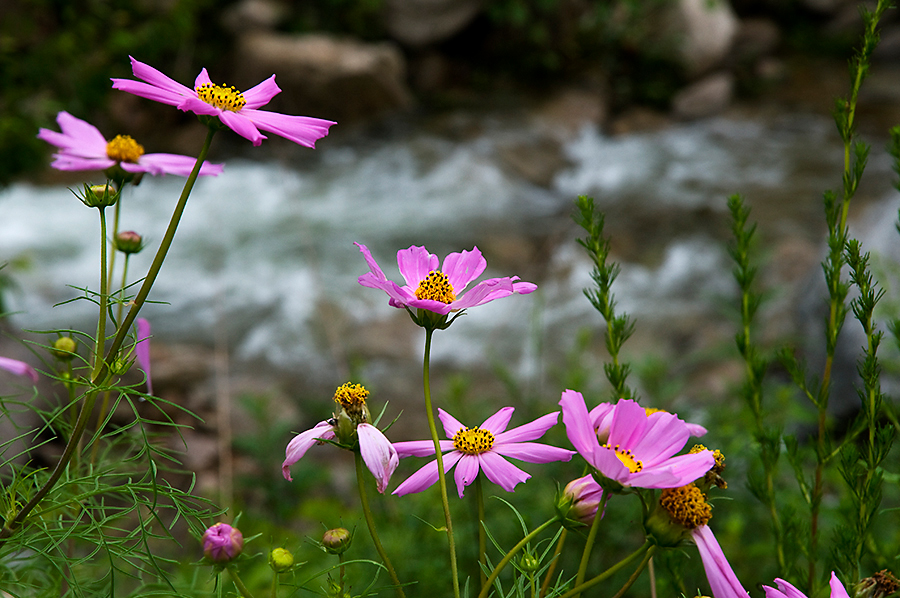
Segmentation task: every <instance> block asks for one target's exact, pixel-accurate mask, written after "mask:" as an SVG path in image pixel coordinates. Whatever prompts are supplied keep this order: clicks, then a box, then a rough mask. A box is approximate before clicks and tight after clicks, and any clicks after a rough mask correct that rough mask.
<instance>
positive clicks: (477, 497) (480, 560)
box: [475, 473, 487, 588]
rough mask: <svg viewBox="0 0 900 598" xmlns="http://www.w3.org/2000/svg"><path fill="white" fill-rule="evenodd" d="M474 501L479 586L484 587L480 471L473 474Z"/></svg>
mask: <svg viewBox="0 0 900 598" xmlns="http://www.w3.org/2000/svg"><path fill="white" fill-rule="evenodd" d="M475 503H476V504H477V505H478V572H479V579H480V580H481V587H482V588H484V582H485V581H487V575H486V574H485V572H484V568H485V566H486V559H487V554H486V553H487V533H485V530H484V490H483V489H482V484H481V474H480V473H479V474H478V475H477V476H475Z"/></svg>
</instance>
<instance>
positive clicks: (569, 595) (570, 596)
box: [559, 541, 656, 598]
mask: <svg viewBox="0 0 900 598" xmlns="http://www.w3.org/2000/svg"><path fill="white" fill-rule="evenodd" d="M655 549H656V546H654V545H651V544H650V542H649V541H647V542H645V543H644V545H643V546H641V547H640V548H638V549H637V550H635V551H634V552H632V553H631V554H629V555H628V556H627V557H625V558H624V559H622V560H621V561H619V562H618V563H616V564H615V565H613V566H612V567H610V568H609V569H607V570H606V571H604V572H603V573H601V574H600V575H598V576H597V577H594V578H592V579H590V580H588V581H586V582H584V583H583V584H581V585H576V586H575V587H574V588H572V589H571V590H569V591H568V592H566V593H565V594H563V595H562V596H560V597H559V598H574V597H575V596H578V595H580V594H581V593H582V592H583V591H585V590H589V589H591V588H592V587H594V586H595V585H597V584H598V583H601V582H604V581H606V580H607V579H609V578H610V577H612V576H613V575H614V574H615V573H618V571H619V569H622V568H623V567H625V565H627V564H628V563H630V562H631V561H633V560H634V559H636V558H637V557H639V556H641V553H644V552H648V553H650V554H651V555H652V553H653V552H654V551H655ZM648 560H649V559H648ZM641 569H642V567H641V568H639V569H638V570H637V571H636V572H635V574H639V573H640V571H641ZM634 577H636V575H634ZM626 589H627V588H626ZM617 596H618V595H617Z"/></svg>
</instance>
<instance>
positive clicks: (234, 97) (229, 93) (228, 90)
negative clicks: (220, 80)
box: [194, 83, 247, 112]
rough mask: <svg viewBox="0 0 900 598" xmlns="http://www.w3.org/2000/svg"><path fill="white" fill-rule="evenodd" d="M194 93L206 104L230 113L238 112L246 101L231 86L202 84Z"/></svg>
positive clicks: (242, 95)
mask: <svg viewBox="0 0 900 598" xmlns="http://www.w3.org/2000/svg"><path fill="white" fill-rule="evenodd" d="M194 91H196V92H197V96H198V97H199V98H200V99H201V100H203V101H204V102H206V103H207V104H211V105H213V106H215V107H217V108H221V109H222V110H230V111H232V112H240V110H241V108H243V107H244V104H246V103H247V100H245V99H244V94H242V93H241V92H239V91H238V90H237V89H235V87H234V86H233V85H228V86H226V85H216V84H215V83H204V84H203V85H198V86H197V87H196V88H195V89H194Z"/></svg>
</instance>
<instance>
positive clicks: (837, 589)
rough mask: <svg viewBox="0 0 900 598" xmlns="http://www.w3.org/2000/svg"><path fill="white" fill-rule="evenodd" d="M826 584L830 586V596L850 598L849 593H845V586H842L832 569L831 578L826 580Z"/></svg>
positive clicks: (832, 597) (833, 597)
mask: <svg viewBox="0 0 900 598" xmlns="http://www.w3.org/2000/svg"><path fill="white" fill-rule="evenodd" d="M828 585H829V586H831V598H850V596H849V594H847V588H845V587H844V584H842V583H841V580H840V579H838V576H837V575H836V574H835V572H834V571H832V572H831V580H830V581H829V582H828Z"/></svg>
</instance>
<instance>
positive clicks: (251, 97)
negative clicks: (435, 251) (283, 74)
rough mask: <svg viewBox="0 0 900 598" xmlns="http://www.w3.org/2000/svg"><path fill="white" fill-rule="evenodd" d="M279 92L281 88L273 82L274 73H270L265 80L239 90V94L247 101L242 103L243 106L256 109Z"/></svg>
mask: <svg viewBox="0 0 900 598" xmlns="http://www.w3.org/2000/svg"><path fill="white" fill-rule="evenodd" d="M279 93H281V88H280V87H278V85H276V83H275V75H272V76H271V77H269V78H268V79H266V80H265V81H262V82H260V83H257V84H256V85H254V86H253V87H251V88H250V89H248V90H247V91H244V92H241V95H243V96H244V100H246V101H247V103H246V104H244V108H245V109H247V108H250V109H256V108H259V107H260V106H265V105H266V104H268V103H269V102H270V101H271V100H272V98H274V97H275V96H277V95H278V94H279Z"/></svg>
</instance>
